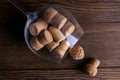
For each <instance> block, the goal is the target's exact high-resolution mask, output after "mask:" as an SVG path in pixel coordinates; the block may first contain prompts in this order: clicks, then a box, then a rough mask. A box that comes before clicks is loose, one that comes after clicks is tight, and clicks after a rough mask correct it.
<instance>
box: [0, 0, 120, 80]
mask: <svg viewBox="0 0 120 80" xmlns="http://www.w3.org/2000/svg"><path fill="white" fill-rule="evenodd" d="M18 2H19V3H20V4H21V5H22V6H23V7H24V8H26V9H27V10H28V11H34V10H35V9H36V8H38V7H41V6H43V5H46V4H52V3H54V4H60V5H62V6H63V7H64V8H66V9H67V10H68V11H70V12H71V13H72V14H73V15H74V16H75V18H76V19H77V20H78V22H79V23H80V24H81V26H82V28H83V29H84V31H85V34H84V35H83V36H82V38H81V40H80V41H79V44H80V45H81V46H83V48H84V49H85V54H86V58H87V57H97V58H98V59H100V61H101V65H100V66H99V68H98V70H99V71H98V74H97V76H96V77H90V76H89V75H87V74H85V73H83V72H82V71H81V70H80V68H79V65H80V62H81V61H74V60H72V59H71V58H70V57H69V55H68V56H67V57H66V58H65V60H64V61H62V63H59V64H53V63H50V62H45V61H42V60H41V59H40V58H39V57H37V56H36V55H34V54H33V53H32V52H31V51H30V50H29V49H28V47H27V45H26V43H25V40H24V35H23V30H24V25H25V21H26V18H25V16H24V15H23V14H22V13H21V12H20V11H19V10H17V9H16V8H15V7H13V6H12V5H11V4H10V3H9V2H8V1H7V0H1V1H0V80H6V79H10V80H39V79H60V80H61V79H68V80H69V79H70V80H74V79H81V80H120V0H18Z"/></svg>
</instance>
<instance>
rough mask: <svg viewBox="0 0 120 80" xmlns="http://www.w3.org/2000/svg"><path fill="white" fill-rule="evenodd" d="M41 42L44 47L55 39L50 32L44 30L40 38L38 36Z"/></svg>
mask: <svg viewBox="0 0 120 80" xmlns="http://www.w3.org/2000/svg"><path fill="white" fill-rule="evenodd" d="M37 38H38V40H39V42H40V43H41V44H42V45H46V44H49V43H51V42H52V41H53V37H52V35H51V33H50V32H49V31H48V30H44V31H42V32H41V33H40V34H39V35H38V36H37Z"/></svg>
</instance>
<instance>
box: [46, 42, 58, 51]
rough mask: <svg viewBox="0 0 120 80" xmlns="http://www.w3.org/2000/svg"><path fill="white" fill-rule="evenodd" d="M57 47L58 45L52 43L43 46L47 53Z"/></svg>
mask: <svg viewBox="0 0 120 80" xmlns="http://www.w3.org/2000/svg"><path fill="white" fill-rule="evenodd" d="M58 45H59V43H57V42H55V41H52V42H51V43H49V44H47V45H46V46H45V48H46V49H47V50H48V51H49V52H52V51H53V50H54V49H55V48H56V47H57V46H58Z"/></svg>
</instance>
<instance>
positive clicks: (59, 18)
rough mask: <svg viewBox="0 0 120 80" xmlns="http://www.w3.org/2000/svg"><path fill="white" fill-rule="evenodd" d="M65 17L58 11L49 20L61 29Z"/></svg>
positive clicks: (65, 19)
mask: <svg viewBox="0 0 120 80" xmlns="http://www.w3.org/2000/svg"><path fill="white" fill-rule="evenodd" d="M66 21H67V18H66V17H64V16H63V15H61V14H60V13H57V14H56V15H55V16H54V17H53V18H52V20H51V22H50V23H51V24H52V25H54V26H55V27H57V28H58V29H61V28H62V27H63V25H64V24H65V23H66Z"/></svg>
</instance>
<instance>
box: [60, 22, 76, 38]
mask: <svg viewBox="0 0 120 80" xmlns="http://www.w3.org/2000/svg"><path fill="white" fill-rule="evenodd" d="M74 30H75V26H74V25H73V24H72V23H71V22H69V21H67V22H66V23H65V25H64V26H63V27H62V28H61V31H62V32H63V34H64V35H65V36H69V35H70V34H72V33H73V31H74Z"/></svg>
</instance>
